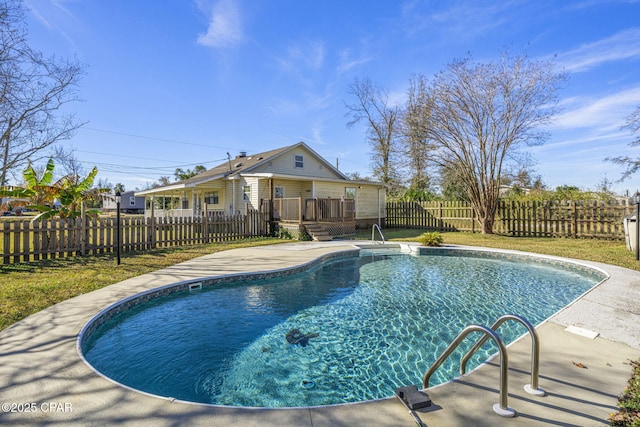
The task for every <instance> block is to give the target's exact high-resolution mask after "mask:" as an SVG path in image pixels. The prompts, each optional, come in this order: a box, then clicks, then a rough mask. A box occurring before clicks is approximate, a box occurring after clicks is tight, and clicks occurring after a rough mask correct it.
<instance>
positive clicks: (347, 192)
mask: <svg viewBox="0 0 640 427" xmlns="http://www.w3.org/2000/svg"><path fill="white" fill-rule="evenodd" d="M344 198H345V199H354V200H355V198H356V187H345V189H344Z"/></svg>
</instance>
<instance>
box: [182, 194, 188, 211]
mask: <svg viewBox="0 0 640 427" xmlns="http://www.w3.org/2000/svg"><path fill="white" fill-rule="evenodd" d="M182 209H189V199H187V198H186V197H183V198H182Z"/></svg>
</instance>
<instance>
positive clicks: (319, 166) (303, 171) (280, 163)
mask: <svg viewBox="0 0 640 427" xmlns="http://www.w3.org/2000/svg"><path fill="white" fill-rule="evenodd" d="M296 155H300V156H302V157H303V159H304V162H303V164H304V167H302V168H297V167H295V160H294V159H295V156H296ZM252 172H258V173H273V174H280V175H294V176H304V177H309V178H342V177H341V176H339V175H338V174H336V173H335V172H334V171H333V170H331V169H330V168H328V167H326V165H325V163H324V162H322V161H320V160H319V159H317V158H316V156H314V155H313V154H311V152H309V151H307V150H305V149H304V148H302V147H299V148H296V149H294V150H291V151H288V152H286V153H283V154H281V155H280V156H278V157H276V158H274V159H272V160H271V161H269V162H267V163H266V164H265V165H261V166H260V167H258V168H256V169H254V170H252Z"/></svg>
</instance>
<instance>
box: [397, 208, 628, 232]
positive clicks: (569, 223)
mask: <svg viewBox="0 0 640 427" xmlns="http://www.w3.org/2000/svg"><path fill="white" fill-rule="evenodd" d="M634 212H635V206H631V205H628V204H627V203H617V202H604V201H530V202H514V201H507V200H503V201H500V203H499V206H498V212H497V214H496V221H495V224H494V228H493V231H494V232H495V233H498V234H506V235H510V236H518V237H574V238H597V239H624V238H625V235H624V218H625V217H626V216H628V215H630V214H632V213H634ZM386 227H388V228H420V229H427V230H436V231H469V232H476V231H480V230H481V228H480V223H479V222H478V220H477V218H476V217H475V212H474V210H473V208H472V207H471V206H470V205H469V204H468V203H466V202H390V203H387V217H386Z"/></svg>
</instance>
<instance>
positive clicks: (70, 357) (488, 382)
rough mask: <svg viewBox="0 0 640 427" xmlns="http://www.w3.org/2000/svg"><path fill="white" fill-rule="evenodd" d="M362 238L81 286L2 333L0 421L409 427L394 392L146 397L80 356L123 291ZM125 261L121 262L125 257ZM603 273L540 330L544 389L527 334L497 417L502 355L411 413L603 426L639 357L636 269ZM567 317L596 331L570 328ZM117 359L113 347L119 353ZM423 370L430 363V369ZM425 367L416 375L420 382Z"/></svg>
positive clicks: (443, 418) (484, 422) (477, 422)
mask: <svg viewBox="0 0 640 427" xmlns="http://www.w3.org/2000/svg"><path fill="white" fill-rule="evenodd" d="M358 243H364V244H366V243H367V242H353V241H348V242H347V241H342V242H326V243H316V242H298V243H287V244H281V245H274V246H263V247H255V248H246V249H234V250H229V251H224V252H218V253H215V254H211V255H206V256H204V257H200V258H197V259H194V260H191V261H187V262H184V263H181V264H177V265H174V266H171V267H168V268H165V269H162V270H159V271H155V272H153V273H148V274H145V275H142V276H138V277H135V278H132V279H128V280H125V281H122V282H119V283H116V284H114V285H111V286H108V287H106V288H103V289H100V290H97V291H94V292H91V293H89V294H85V295H80V296H78V297H75V298H72V299H70V300H67V301H64V302H62V303H60V304H57V305H55V306H52V307H50V308H48V309H46V310H43V311H41V312H39V313H36V314H34V315H32V316H29V317H28V318H26V319H24V320H22V321H20V322H18V323H16V324H14V325H12V326H11V327H9V328H7V329H5V330H4V331H2V332H0V404H2V411H0V425H25V426H26V425H28V426H33V425H65V426H68V425H82V426H85V425H114V424H124V425H140V426H147V425H148V426H173V425H195V426H199V425H202V426H233V425H243V426H279V427H283V426H313V427H319V426H412V425H416V423H415V421H414V420H413V418H412V417H411V416H410V414H408V412H407V410H406V409H405V408H404V406H403V405H402V404H401V403H400V402H399V401H398V400H397V399H395V398H389V399H383V400H379V401H373V402H365V403H357V404H347V405H337V406H327V407H314V408H295V409H251V408H230V407H215V406H206V405H199V404H190V403H184V402H178V401H172V400H169V399H163V398H158V397H154V396H150V395H146V394H143V393H140V392H136V391H134V390H130V389H127V388H124V387H120V386H118V385H117V384H115V383H113V382H111V381H109V380H107V379H105V378H103V377H101V376H99V375H97V374H96V373H94V372H93V370H92V369H91V368H89V367H88V366H87V365H86V364H85V363H84V362H83V361H82V360H81V358H80V357H79V355H78V353H77V350H76V339H77V336H78V333H79V332H80V330H81V329H82V327H83V326H84V324H85V323H86V322H87V321H88V320H89V319H91V318H92V317H93V316H94V315H95V314H96V313H98V311H100V310H101V309H103V308H105V307H106V306H108V305H110V304H112V303H114V302H116V301H119V300H121V299H123V298H125V297H127V296H130V295H132V294H135V293H139V292H142V291H145V290H148V289H152V288H155V287H158V286H161V285H165V284H169V283H174V282H178V281H182V280H188V279H194V278H198V277H208V276H216V275H223V274H234V273H242V272H247V271H267V270H274V269H281V268H289V267H293V266H296V265H300V264H304V263H306V262H309V261H311V260H313V259H316V258H318V257H320V256H322V255H325V254H327V253H331V252H335V251H340V250H351V249H353V248H354V245H355V244H358ZM125 262H126V261H125ZM580 263H582V264H585V265H589V266H593V267H596V268H599V269H601V270H604V271H606V272H607V273H608V274H609V275H610V278H609V279H608V280H606V281H605V282H603V283H602V284H600V285H599V286H597V287H596V288H594V289H592V290H591V291H589V292H588V293H586V294H585V295H583V296H582V297H581V298H580V299H579V300H577V301H576V302H574V303H573V304H571V305H570V306H568V307H566V308H565V309H563V310H562V311H560V312H559V313H557V314H555V315H554V316H552V317H551V318H550V319H548V320H547V321H546V322H545V323H543V324H542V325H540V326H539V327H538V328H537V331H538V334H539V337H540V344H541V357H540V387H542V388H543V389H544V390H545V391H546V392H547V395H546V396H544V397H535V396H532V395H529V394H527V393H526V392H525V391H524V389H523V386H524V385H525V384H527V383H529V382H530V379H529V372H530V353H531V348H530V346H531V343H530V340H529V338H527V337H525V338H523V339H520V340H519V341H517V342H515V343H514V344H512V345H511V346H510V347H509V352H508V354H509V383H508V384H509V388H508V389H509V395H508V398H509V406H510V407H512V408H513V409H514V410H515V411H516V413H517V415H516V416H515V417H514V418H502V417H500V416H498V415H496V414H495V413H494V412H493V409H492V406H493V404H495V403H497V402H498V400H499V397H498V396H499V395H498V384H499V379H498V377H499V376H498V374H499V369H498V360H495V359H494V360H493V361H491V362H489V363H488V364H486V365H484V366H482V367H481V368H479V369H477V370H475V371H473V372H472V373H470V374H468V375H466V376H464V377H462V378H458V379H456V380H454V381H451V382H448V383H445V384H443V385H440V386H437V387H432V388H430V389H429V390H428V392H429V395H430V396H431V398H432V400H433V406H432V407H431V408H429V409H428V410H424V411H423V410H421V411H418V413H417V414H418V416H419V417H420V418H421V420H422V422H423V423H424V424H425V425H427V426H471V425H473V426H502V425H504V426H525V425H526V426H531V425H540V426H545V425H549V426H551V425H553V426H559V425H561V426H574V425H575V426H591V425H593V426H603V425H608V422H607V418H608V416H609V414H610V413H612V412H616V410H617V407H616V403H617V397H618V395H619V393H621V392H622V391H623V390H624V387H625V386H626V384H627V381H628V379H629V377H630V374H631V366H630V365H629V360H630V359H631V360H638V359H639V358H640V272H637V271H633V270H629V269H624V268H620V267H614V266H610V265H604V264H598V263H592V262H586V261H580ZM568 326H575V327H579V328H581V330H586V331H594V332H596V333H599V335H598V336H597V337H596V338H589V337H586V336H583V335H580V334H575V333H571V332H567V331H566V330H565V329H566V328H567V327H568ZM114 357H117V353H116V354H114ZM427 368H428V367H426V366H425V370H426V369H427ZM423 373H424V372H416V381H415V384H416V385H417V384H419V383H420V382H421V377H422V375H423Z"/></svg>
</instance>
